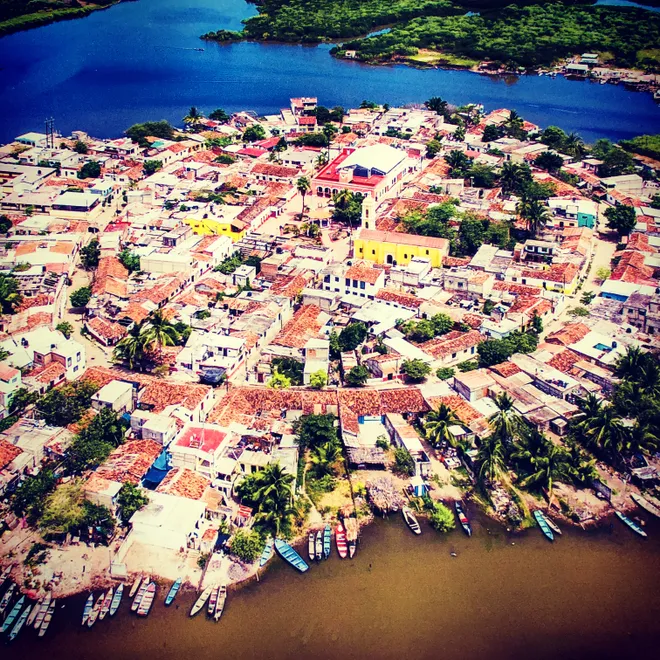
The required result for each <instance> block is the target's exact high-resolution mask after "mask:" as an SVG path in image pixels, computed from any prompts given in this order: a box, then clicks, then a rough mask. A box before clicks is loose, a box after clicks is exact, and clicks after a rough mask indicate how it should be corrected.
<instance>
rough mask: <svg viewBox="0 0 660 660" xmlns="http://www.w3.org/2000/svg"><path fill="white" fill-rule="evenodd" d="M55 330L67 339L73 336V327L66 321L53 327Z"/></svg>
mask: <svg viewBox="0 0 660 660" xmlns="http://www.w3.org/2000/svg"><path fill="white" fill-rule="evenodd" d="M55 330H58V331H59V332H61V333H62V334H63V335H64V336H65V337H66V338H67V339H69V337H71V335H72V334H73V326H72V325H71V324H70V323H69V322H68V321H62V322H61V323H58V324H57V325H56V326H55Z"/></svg>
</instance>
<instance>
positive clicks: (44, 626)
mask: <svg viewBox="0 0 660 660" xmlns="http://www.w3.org/2000/svg"><path fill="white" fill-rule="evenodd" d="M55 603H57V601H56V600H55V599H54V598H53V600H51V601H50V605H49V606H48V611H47V612H46V616H45V617H44V620H43V621H42V622H41V628H39V637H43V636H44V635H45V634H46V631H47V630H48V626H49V625H50V622H51V621H52V620H53V614H54V613H55Z"/></svg>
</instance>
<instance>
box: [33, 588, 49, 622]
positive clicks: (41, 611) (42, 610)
mask: <svg viewBox="0 0 660 660" xmlns="http://www.w3.org/2000/svg"><path fill="white" fill-rule="evenodd" d="M50 600H51V595H50V591H49V592H48V593H47V594H46V595H45V597H44V598H43V600H42V601H41V603H40V605H39V611H38V612H37V616H36V617H35V621H34V627H35V628H36V629H37V630H39V626H41V623H42V622H43V620H44V617H45V616H46V612H47V611H48V606H49V605H50ZM28 625H30V622H29V621H28Z"/></svg>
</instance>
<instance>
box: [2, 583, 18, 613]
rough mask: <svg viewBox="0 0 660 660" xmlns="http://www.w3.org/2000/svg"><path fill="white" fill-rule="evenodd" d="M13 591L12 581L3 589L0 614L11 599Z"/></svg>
mask: <svg viewBox="0 0 660 660" xmlns="http://www.w3.org/2000/svg"><path fill="white" fill-rule="evenodd" d="M14 591H16V585H15V584H14V583H13V582H12V583H11V584H10V585H9V588H8V589H7V591H5V595H4V596H3V597H2V600H0V614H2V613H3V612H4V611H5V610H6V609H7V607H8V606H9V603H10V602H11V599H12V598H13V597H14Z"/></svg>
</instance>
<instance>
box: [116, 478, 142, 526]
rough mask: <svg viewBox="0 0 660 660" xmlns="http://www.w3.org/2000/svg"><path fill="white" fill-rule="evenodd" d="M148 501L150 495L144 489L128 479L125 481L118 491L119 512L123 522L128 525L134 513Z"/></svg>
mask: <svg viewBox="0 0 660 660" xmlns="http://www.w3.org/2000/svg"><path fill="white" fill-rule="evenodd" d="M148 503H149V497H148V495H147V494H146V493H145V491H144V490H143V489H141V488H138V487H137V486H134V485H133V484H131V483H129V482H128V481H127V482H125V483H123V484H122V487H121V488H120V490H119V493H117V513H118V514H119V519H120V520H121V522H122V524H124V525H127V524H128V521H129V520H130V519H131V517H132V516H133V514H134V513H135V512H136V511H139V510H140V509H142V508H143V507H145V506H146V505H147V504H148Z"/></svg>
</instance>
